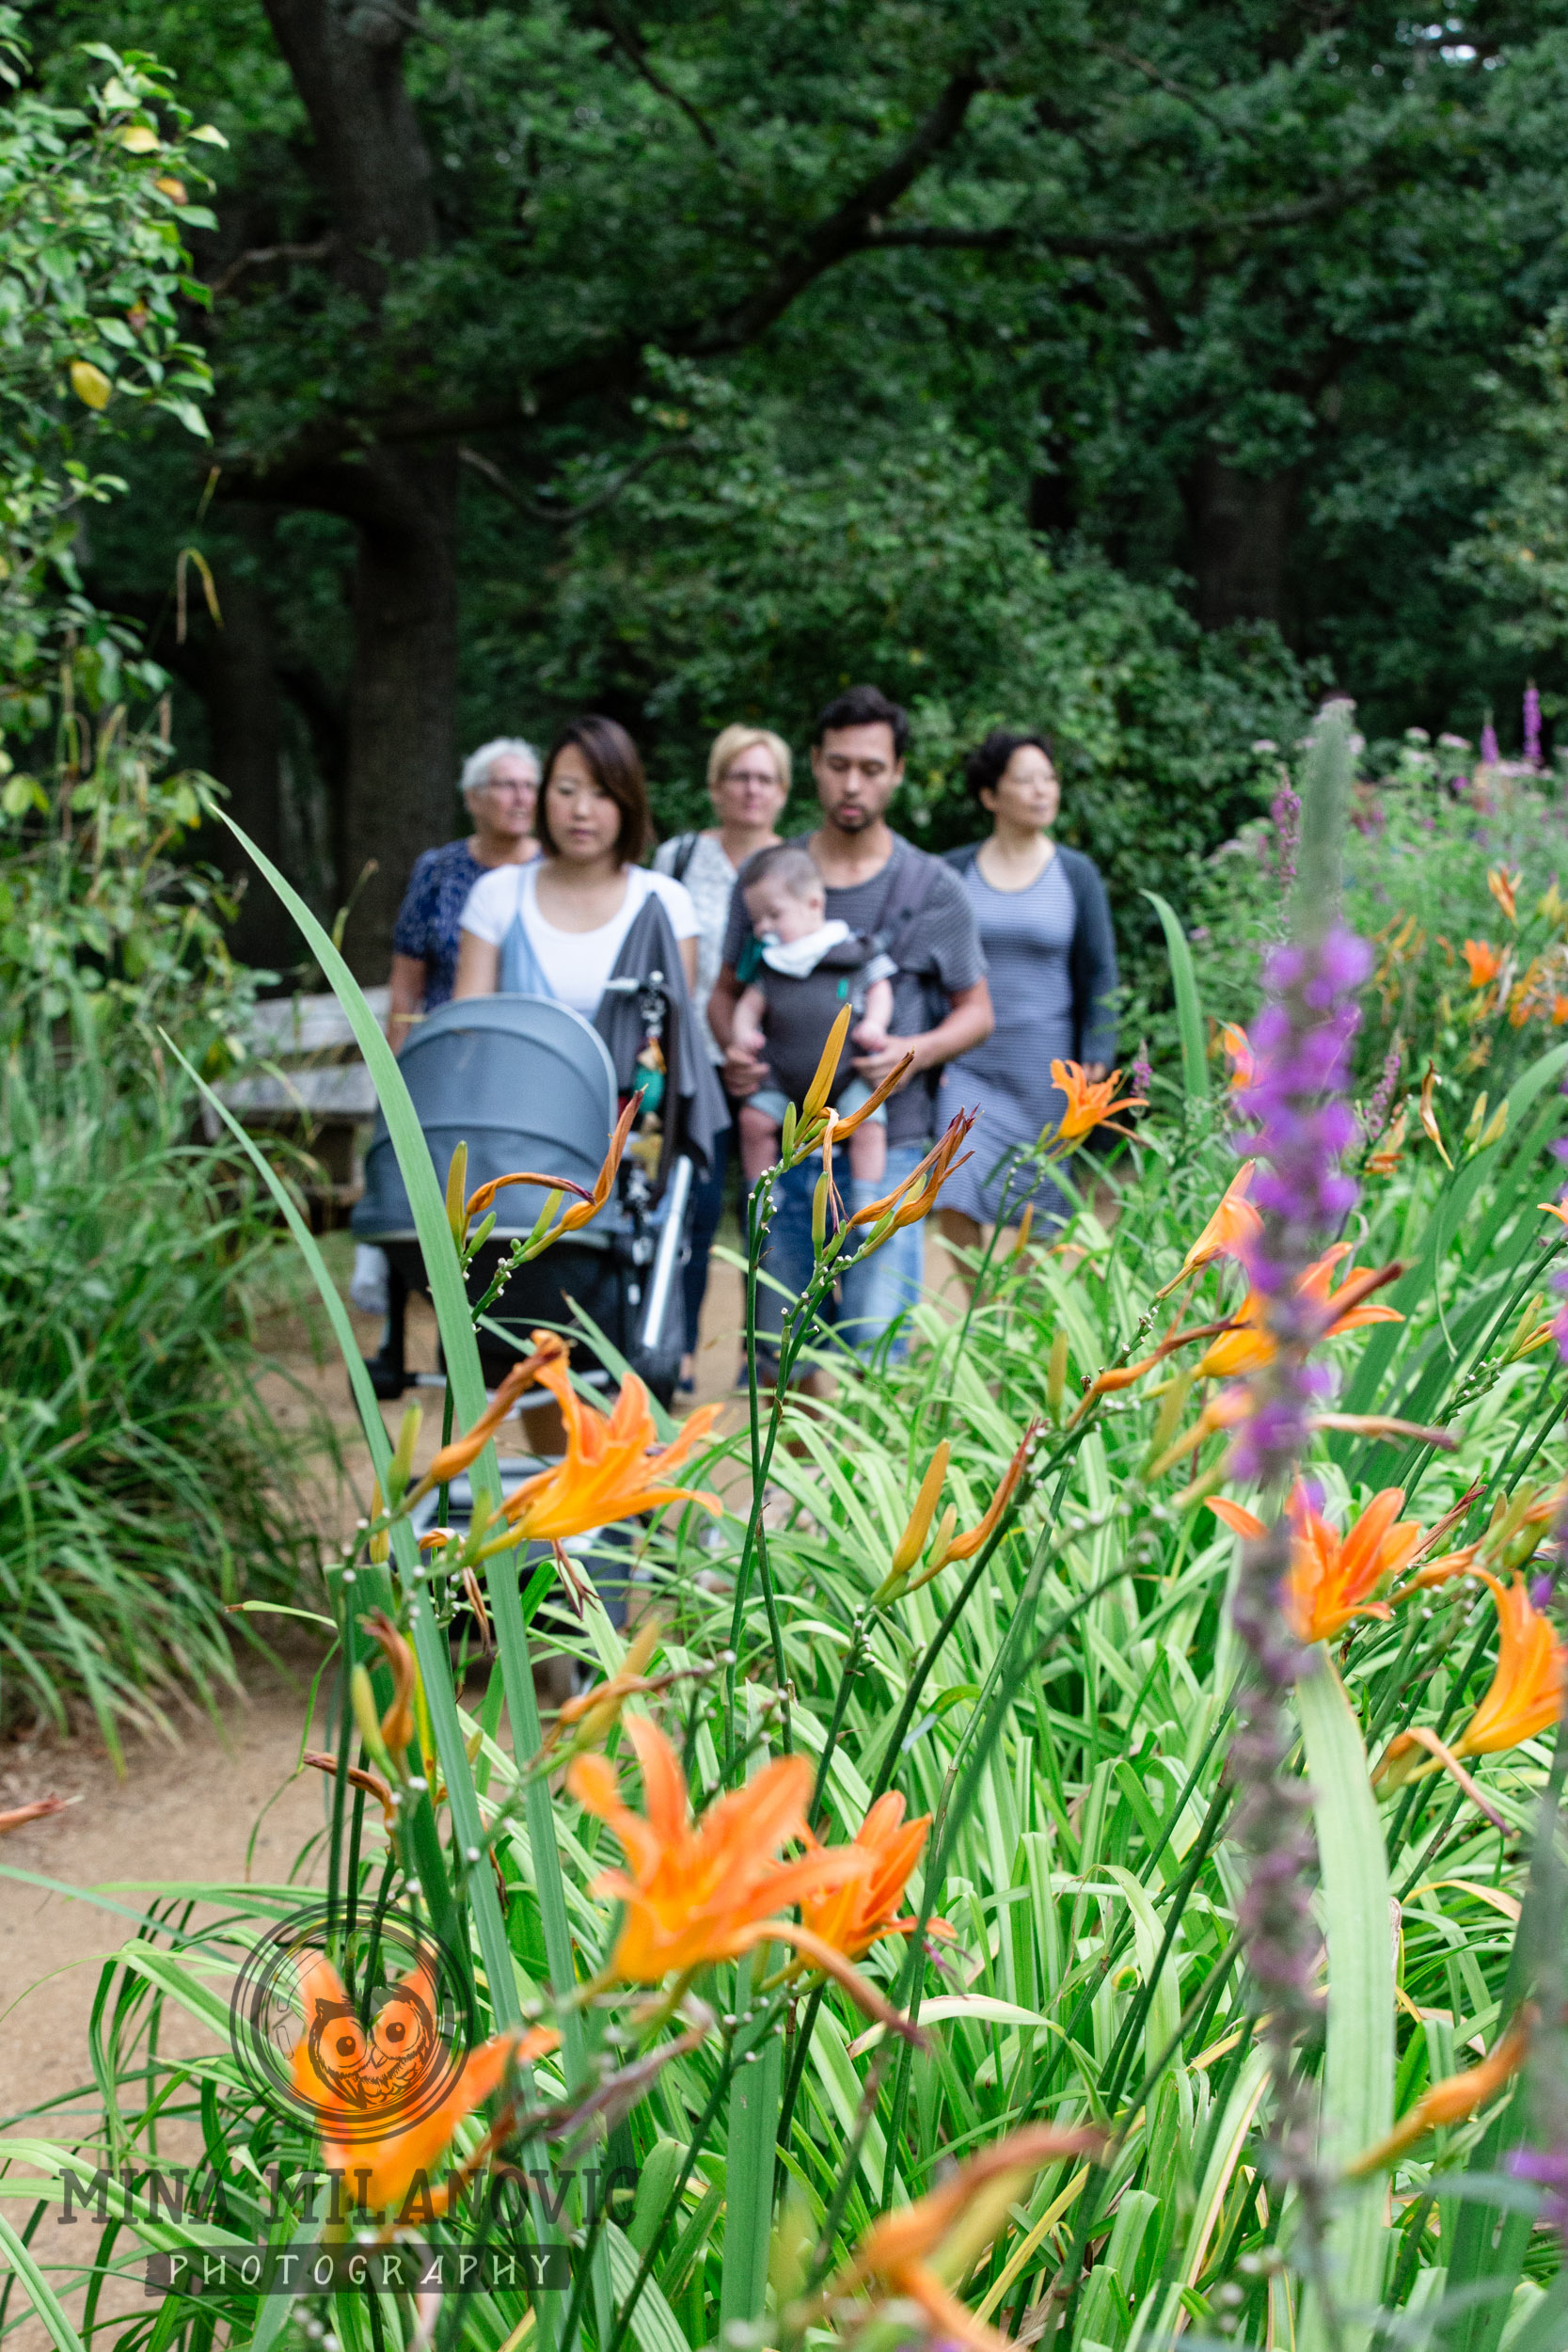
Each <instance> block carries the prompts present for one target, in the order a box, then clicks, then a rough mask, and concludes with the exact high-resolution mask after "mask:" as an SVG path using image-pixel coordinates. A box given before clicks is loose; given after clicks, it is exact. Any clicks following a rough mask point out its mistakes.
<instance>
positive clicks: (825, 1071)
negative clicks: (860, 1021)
mask: <svg viewBox="0 0 1568 2352" xmlns="http://www.w3.org/2000/svg"><path fill="white" fill-rule="evenodd" d="M853 1014H854V1007H853V1006H852V1005H845V1006H844V1007H842V1009H840V1011H839V1015H838V1018H837V1019H836V1021H835V1022H834V1023H833V1025H832V1028H831V1029H830V1030H829V1031H828V1041H827V1043H826V1044H825V1045H824V1046H823V1048H822V1054H821V1058H820V1059H819V1060H818V1062H817V1065H816V1072H815V1073H814V1075H813V1078H812V1082H811V1084H810V1086H809V1087H808V1088H807V1089H806V1091H805V1093H804V1095H803V1096H802V1097H801V1101H800V1124H801V1125H802V1126H803V1127H809V1126H810V1124H811V1122H812V1120H814V1119H816V1118H818V1117H819V1116H820V1115H821V1113H822V1111H823V1110H824V1108H825V1107H826V1105H827V1101H828V1096H829V1094H830V1092H831V1091H832V1083H833V1080H834V1078H835V1077H836V1076H837V1075H838V1063H839V1057H840V1055H841V1054H842V1053H843V1051H844V1041H845V1039H846V1038H847V1036H848V1034H849V1023H850V1020H851V1019H852V1017H853Z"/></svg>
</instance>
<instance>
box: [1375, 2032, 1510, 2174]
mask: <svg viewBox="0 0 1568 2352" xmlns="http://www.w3.org/2000/svg"><path fill="white" fill-rule="evenodd" d="M1528 2049H1529V2026H1528V2022H1527V2020H1526V2019H1525V2018H1523V2017H1516V2018H1515V2019H1514V2021H1513V2025H1512V2026H1510V2027H1509V2029H1508V2031H1507V2032H1506V2033H1505V2034H1504V2035H1503V2038H1502V2040H1501V2041H1500V2042H1498V2043H1497V2046H1496V2048H1495V2049H1493V2050H1492V2051H1491V2052H1490V2053H1489V2054H1488V2056H1487V2057H1485V2058H1482V2059H1481V2064H1480V2065H1479V2066H1469V2067H1466V2068H1465V2072H1464V2074H1446V2075H1445V2076H1444V2077H1443V2079H1442V2081H1441V2082H1435V2083H1433V2086H1432V2088H1431V2090H1427V2091H1424V2092H1423V2093H1422V2095H1421V2097H1420V2098H1419V2099H1418V2100H1417V2102H1416V2104H1415V2106H1413V2107H1412V2108H1411V2109H1410V2111H1409V2113H1408V2114H1407V2115H1402V2116H1401V2118H1400V2120H1399V2122H1397V2123H1396V2124H1395V2126H1394V2128H1393V2130H1392V2131H1391V2132H1390V2133H1389V2134H1388V2137H1386V2139H1380V2140H1379V2141H1378V2143H1377V2145H1376V2146H1375V2147H1374V2148H1369V2149H1367V2150H1366V2151H1365V2153H1363V2154H1361V2155H1359V2156H1357V2157H1356V2159H1355V2161H1354V2164H1348V2165H1346V2167H1345V2177H1346V2178H1347V2180H1352V2181H1356V2180H1360V2179H1362V2178H1363V2177H1364V2176H1365V2174H1367V2173H1369V2172H1381V2171H1382V2170H1383V2169H1385V2167H1386V2166H1387V2165H1390V2164H1393V2163H1395V2162H1396V2161H1397V2160H1398V2159H1399V2158H1400V2157H1401V2156H1402V2155H1403V2153H1404V2152H1405V2150H1406V2149H1407V2148H1409V2147H1413V2146H1414V2144H1415V2142H1416V2141H1417V2140H1418V2139H1420V2138H1422V2137H1424V2135H1425V2134H1426V2133H1428V2132H1430V2131H1433V2129H1435V2127H1436V2126H1437V2125H1438V2124H1439V2123H1463V2122H1464V2121H1465V2117H1466V2116H1470V2115H1474V2113H1475V2111H1476V2109H1477V2108H1478V2107H1480V2106H1485V2105H1486V2102H1487V2101H1488V2100H1489V2099H1495V2098H1496V2097H1497V2093H1498V2091H1499V2090H1502V2089H1503V2088H1504V2086H1505V2085H1506V2084H1508V2083H1510V2082H1512V2080H1513V2076H1514V2075H1515V2074H1517V2073H1518V2072H1519V2069H1520V2067H1521V2066H1523V2064H1524V2062H1525V2058H1526V2056H1527V2054H1528Z"/></svg>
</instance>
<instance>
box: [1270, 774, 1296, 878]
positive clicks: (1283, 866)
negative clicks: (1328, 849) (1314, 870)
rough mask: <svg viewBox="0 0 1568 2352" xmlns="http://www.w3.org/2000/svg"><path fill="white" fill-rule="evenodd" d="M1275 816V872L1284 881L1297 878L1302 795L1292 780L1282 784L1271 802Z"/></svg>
mask: <svg viewBox="0 0 1568 2352" xmlns="http://www.w3.org/2000/svg"><path fill="white" fill-rule="evenodd" d="M1269 815H1270V816H1271V817H1272V818H1274V838H1275V874H1276V876H1277V878H1278V880H1279V881H1280V882H1282V883H1286V882H1294V881H1295V878H1296V851H1297V850H1298V849H1299V848H1300V847H1301V795H1300V793H1299V792H1297V791H1295V790H1294V789H1293V788H1292V787H1291V783H1290V780H1289V779H1288V778H1287V780H1286V781H1285V782H1284V783H1283V784H1282V785H1281V786H1280V787H1279V789H1278V791H1277V792H1276V793H1275V796H1274V800H1273V802H1272V803H1271V804H1270V808H1269Z"/></svg>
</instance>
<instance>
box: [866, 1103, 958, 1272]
mask: <svg viewBox="0 0 1568 2352" xmlns="http://www.w3.org/2000/svg"><path fill="white" fill-rule="evenodd" d="M978 1116H979V1113H978V1112H977V1111H958V1113H956V1115H955V1116H954V1118H953V1119H952V1120H949V1122H948V1124H947V1126H946V1127H945V1128H944V1129H943V1130H942V1134H941V1135H940V1136H938V1138H937V1140H936V1142H935V1143H934V1144H933V1145H932V1146H931V1149H930V1150H929V1151H928V1152H927V1154H926V1156H925V1158H924V1159H923V1160H922V1161H921V1162H920V1165H919V1166H918V1168H911V1171H910V1173H909V1174H908V1175H907V1176H906V1177H905V1178H904V1181H903V1183H902V1184H895V1186H894V1188H893V1190H892V1191H891V1192H884V1193H883V1195H882V1197H881V1199H880V1200H868V1201H867V1202H866V1204H865V1206H864V1208H863V1209H857V1210H856V1211H855V1214H854V1216H852V1217H850V1219H849V1220H848V1230H849V1231H851V1232H852V1231H853V1230H854V1228H855V1227H856V1226H857V1225H863V1226H870V1227H875V1226H878V1225H879V1224H880V1223H881V1221H882V1219H883V1217H884V1216H891V1217H892V1219H893V1222H892V1224H891V1225H890V1226H889V1227H888V1230H887V1232H886V1233H884V1235H883V1236H882V1238H883V1240H884V1241H885V1240H887V1239H888V1238H889V1237H890V1236H891V1235H892V1234H894V1233H895V1232H898V1230H899V1228H900V1227H901V1226H905V1225H917V1224H918V1223H919V1221H920V1219H921V1218H922V1217H923V1216H928V1215H929V1213H930V1211H931V1210H932V1209H934V1208H935V1207H936V1204H937V1195H938V1193H939V1192H940V1191H941V1190H942V1185H943V1184H945V1183H946V1182H947V1179H948V1178H949V1176H951V1175H952V1174H953V1173H954V1171H955V1169H956V1168H962V1167H964V1166H965V1164H966V1163H967V1162H968V1161H970V1160H972V1159H973V1158H974V1152H965V1153H964V1156H963V1158H962V1159H961V1160H956V1159H955V1158H954V1153H955V1152H957V1151H958V1146H959V1144H960V1143H962V1142H963V1140H964V1138H965V1136H967V1135H968V1134H969V1131H970V1129H971V1128H972V1127H973V1126H974V1121H975V1120H976V1119H977V1118H978Z"/></svg>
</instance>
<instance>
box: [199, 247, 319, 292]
mask: <svg viewBox="0 0 1568 2352" xmlns="http://www.w3.org/2000/svg"><path fill="white" fill-rule="evenodd" d="M337 246H338V240H337V238H336V237H335V236H330V235H328V236H325V237H318V238H317V239H316V241H315V243H314V245H259V246H255V247H254V248H253V249H252V250H251V251H250V252H249V253H242V254H241V255H240V257H239V259H238V260H237V261H234V262H230V264H229V267H228V268H227V269H226V270H225V271H224V273H223V276H222V277H221V278H214V280H213V284H212V287H211V289H210V292H211V294H212V297H213V300H214V302H216V301H217V300H218V298H219V296H220V295H222V294H227V293H228V292H229V289H230V286H231V285H232V284H233V283H234V280H235V279H236V278H239V277H241V276H242V275H243V274H244V272H245V271H246V270H247V269H261V268H263V267H264V266H265V264H266V263H267V262H325V261H328V260H330V258H331V256H332V255H333V253H334V252H335V251H336V250H337Z"/></svg>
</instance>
